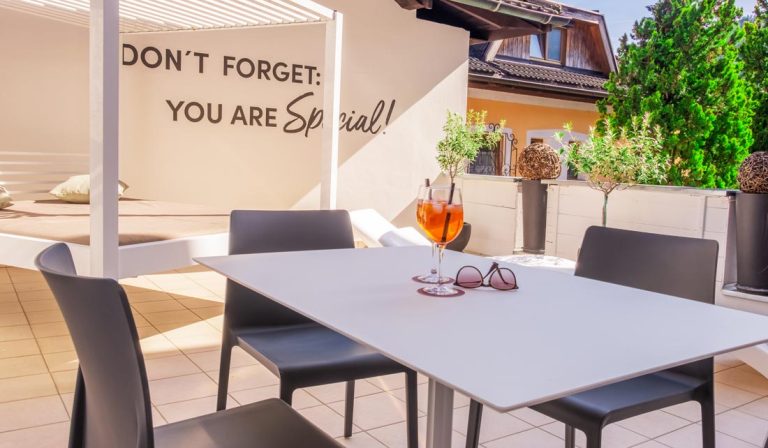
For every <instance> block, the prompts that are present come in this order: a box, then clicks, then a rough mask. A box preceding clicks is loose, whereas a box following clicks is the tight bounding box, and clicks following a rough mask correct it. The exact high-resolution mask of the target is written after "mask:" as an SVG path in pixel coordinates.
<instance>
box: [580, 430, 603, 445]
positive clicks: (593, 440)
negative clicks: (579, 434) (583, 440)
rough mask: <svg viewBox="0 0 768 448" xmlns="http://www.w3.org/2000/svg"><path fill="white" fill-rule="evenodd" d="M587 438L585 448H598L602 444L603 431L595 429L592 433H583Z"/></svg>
mask: <svg viewBox="0 0 768 448" xmlns="http://www.w3.org/2000/svg"><path fill="white" fill-rule="evenodd" d="M584 433H585V434H586V436H587V448H600V447H601V446H602V444H603V431H602V429H596V430H592V431H584Z"/></svg>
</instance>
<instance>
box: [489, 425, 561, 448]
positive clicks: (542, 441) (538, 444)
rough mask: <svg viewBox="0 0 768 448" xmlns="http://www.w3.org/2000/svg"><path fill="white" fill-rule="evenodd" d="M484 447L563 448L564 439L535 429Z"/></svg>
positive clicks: (492, 442) (495, 441)
mask: <svg viewBox="0 0 768 448" xmlns="http://www.w3.org/2000/svg"><path fill="white" fill-rule="evenodd" d="M483 445H484V446H485V447H486V448H533V447H535V448H563V439H560V438H558V437H556V436H553V435H552V434H550V433H548V432H546V431H544V430H541V429H539V428H533V429H529V430H527V431H523V432H519V433H517V434H513V435H511V436H507V437H503V438H501V439H497V440H494V441H491V442H487V443H484V444H483Z"/></svg>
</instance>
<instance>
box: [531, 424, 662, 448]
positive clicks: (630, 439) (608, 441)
mask: <svg viewBox="0 0 768 448" xmlns="http://www.w3.org/2000/svg"><path fill="white" fill-rule="evenodd" d="M541 429H543V430H545V431H547V432H548V433H550V434H553V435H555V436H557V437H564V435H565V425H563V424H562V423H560V422H555V423H550V424H548V425H544V426H542V427H541ZM647 440H648V439H647V438H646V437H643V436H641V435H640V434H637V433H636V432H633V431H630V430H628V429H626V428H624V427H622V426H619V425H615V424H614V425H608V426H606V427H605V428H603V446H605V447H606V448H629V447H631V446H635V445H639V444H641V443H643V442H646V441H647ZM576 445H577V446H579V447H583V446H585V445H586V438H585V437H584V433H583V432H581V431H578V430H577V431H576Z"/></svg>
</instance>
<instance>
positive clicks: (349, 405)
mask: <svg viewBox="0 0 768 448" xmlns="http://www.w3.org/2000/svg"><path fill="white" fill-rule="evenodd" d="M354 413H355V380H351V381H347V392H346V396H345V397H344V437H347V438H349V437H352V420H353V417H354Z"/></svg>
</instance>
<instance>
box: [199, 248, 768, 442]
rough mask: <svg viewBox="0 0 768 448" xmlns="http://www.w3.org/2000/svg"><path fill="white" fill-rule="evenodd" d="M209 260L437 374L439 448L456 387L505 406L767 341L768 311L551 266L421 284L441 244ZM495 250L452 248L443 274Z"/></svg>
mask: <svg viewBox="0 0 768 448" xmlns="http://www.w3.org/2000/svg"><path fill="white" fill-rule="evenodd" d="M197 261H198V262H199V263H200V264H202V265H205V266H207V267H209V268H210V269H212V270H214V271H217V272H219V273H221V274H222V275H224V276H226V277H227V278H229V279H232V280H234V281H235V282H237V283H240V284H241V285H243V286H245V287H247V288H250V289H252V290H254V291H257V292H259V293H261V294H262V295H264V296H266V297H269V298H270V299H272V300H274V301H275V302H278V303H280V304H282V305H284V306H286V307H288V308H290V309H292V310H294V311H296V312H298V313H301V314H303V315H305V316H307V317H308V318H310V319H313V320H314V321H316V322H319V323H320V324H322V325H325V326H327V327H329V328H331V329H333V330H335V331H338V332H339V333H342V334H344V335H346V336H347V337H349V338H351V339H353V340H355V341H358V342H360V343H361V344H365V345H367V346H369V347H371V348H373V349H375V350H377V351H379V352H381V353H383V354H384V355H386V356H388V357H390V358H392V359H394V360H396V361H398V362H400V363H402V364H403V365H405V366H408V367H410V368H411V369H413V370H416V371H418V372H420V373H422V374H423V375H426V376H427V377H429V403H428V407H427V409H428V425H427V447H428V448H447V447H450V445H451V432H452V414H453V394H454V391H458V392H461V393H463V394H465V395H467V396H469V397H471V398H473V399H475V400H477V401H479V402H481V403H483V404H485V405H486V406H490V407H491V408H493V409H495V410H498V411H502V412H507V411H510V410H514V409H518V408H522V407H527V406H530V405H534V404H537V403H542V402H545V401H548V400H551V399H555V398H560V397H563V396H566V395H570V394H573V393H576V392H580V391H584V390H587V389H590V388H594V387H597V386H602V385H606V384H609V383H613V382H616V381H620V380H623V379H628V378H632V377H635V376H639V375H642V374H646V373H650V372H654V371H659V370H663V369H665V368H669V367H673V366H677V365H680V364H684V363H687V362H690V361H694V360H699V359H704V358H707V357H710V356H713V355H716V354H720V353H725V352H729V351H732V350H736V349H740V348H744V347H748V346H752V345H755V344H758V343H762V342H766V341H768V317H765V316H760V315H756V314H751V313H746V312H741V311H737V310H732V309H728V308H724V307H719V306H714V305H708V304H703V303H700V302H696V301H692V300H685V299H680V298H676V297H671V296H666V295H662V294H656V293H652V292H648V291H644V290H639V289H633V288H628V287H623V286H618V285H614V284H610V283H604V282H599V281H596V280H591V279H586V278H581V277H575V276H573V275H571V274H567V273H563V272H556V271H552V270H547V269H543V268H535V267H525V266H521V265H515V264H508V263H501V264H502V266H505V267H509V268H510V269H512V270H513V271H514V272H515V274H516V276H517V279H518V283H519V285H520V288H519V289H518V290H516V291H511V292H501V291H495V290H486V289H476V290H467V292H466V294H465V295H463V296H460V297H453V298H434V297H427V296H424V295H421V294H419V293H418V292H417V289H418V288H419V287H420V286H421V285H419V284H418V283H416V282H414V281H413V280H411V277H413V276H414V275H417V274H421V273H423V272H424V271H426V270H427V269H428V268H429V266H431V250H430V248H429V247H401V248H378V249H343V250H326V251H308V252H282V253H267V254H253V255H233V256H224V257H209V258H201V259H198V260H197ZM491 263H492V260H490V259H487V258H484V257H479V256H474V255H467V254H462V253H457V252H447V253H446V257H445V260H444V262H443V264H444V273H445V274H448V275H455V273H456V272H457V271H458V269H459V268H460V267H462V266H465V265H473V266H477V267H478V268H479V269H480V270H481V271H483V272H485V271H486V270H487V269H488V268H489V267H490V265H491Z"/></svg>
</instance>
